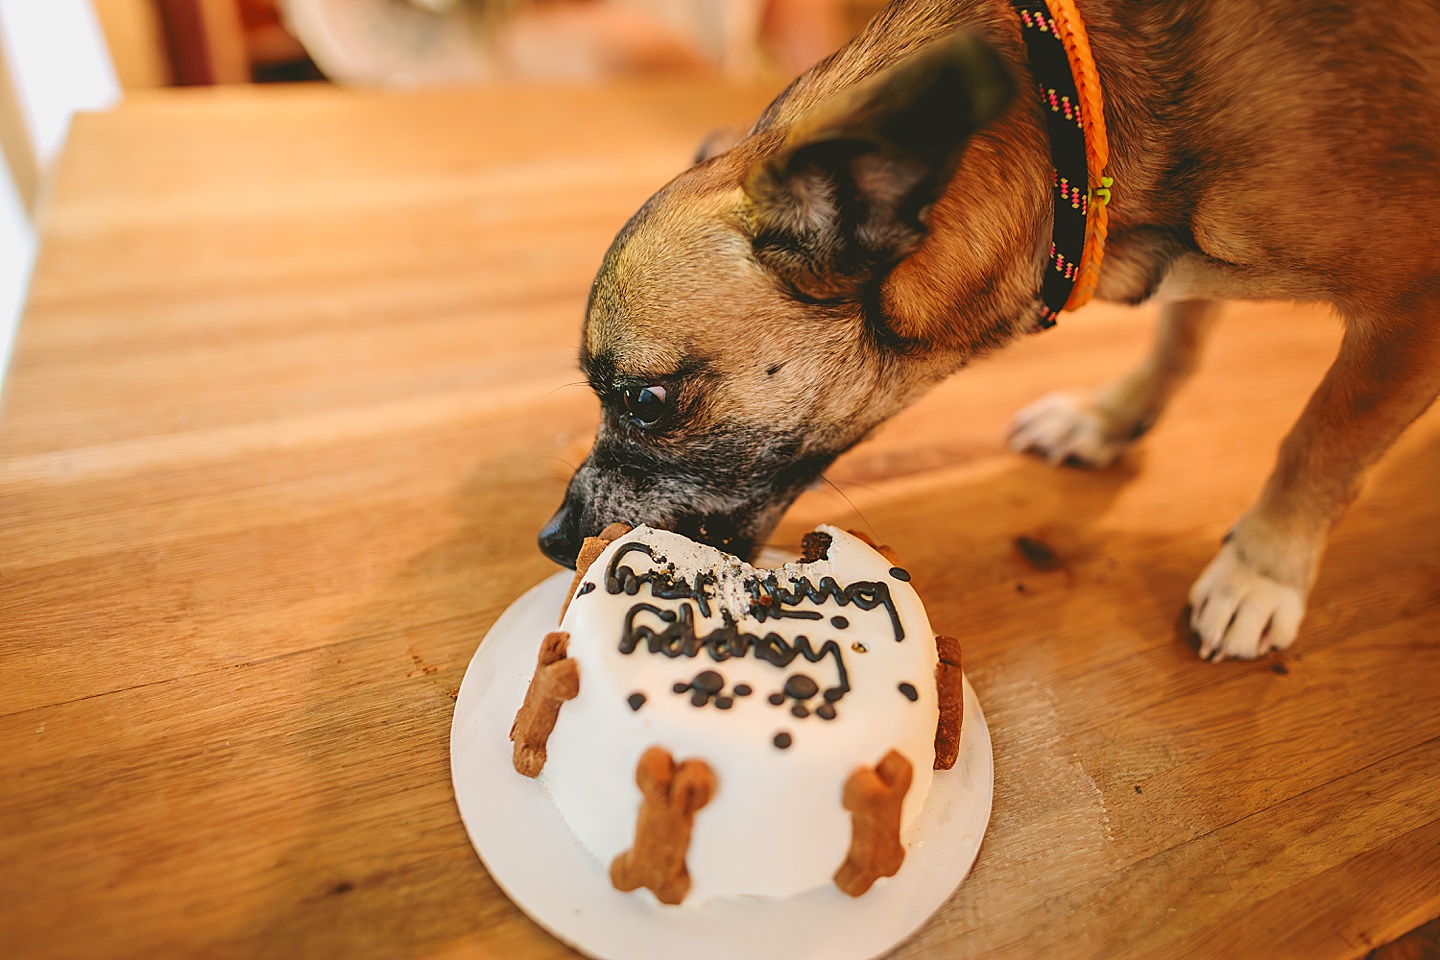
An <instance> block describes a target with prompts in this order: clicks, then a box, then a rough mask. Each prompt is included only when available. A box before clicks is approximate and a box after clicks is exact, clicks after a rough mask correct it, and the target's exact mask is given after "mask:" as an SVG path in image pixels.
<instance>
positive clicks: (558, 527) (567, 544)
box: [539, 497, 580, 570]
mask: <svg viewBox="0 0 1440 960" xmlns="http://www.w3.org/2000/svg"><path fill="white" fill-rule="evenodd" d="M539 541H540V552H541V553H543V554H545V556H547V557H549V558H550V559H551V560H554V561H555V562H556V563H558V564H560V566H562V567H570V568H571V569H572V570H573V569H574V568H575V558H576V556H578V555H579V553H580V511H579V510H578V509H577V508H575V507H574V506H572V505H571V503H570V498H569V497H566V498H565V502H564V503H562V504H560V509H559V510H556V511H555V516H553V517H551V518H550V521H549V522H548V523H546V524H545V526H543V527H541V528H540V536H539Z"/></svg>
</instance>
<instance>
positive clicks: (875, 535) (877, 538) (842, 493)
mask: <svg viewBox="0 0 1440 960" xmlns="http://www.w3.org/2000/svg"><path fill="white" fill-rule="evenodd" d="M820 479H821V480H824V481H825V482H826V483H827V484H829V485H830V489H832V490H834V491H835V492H836V493H838V494H840V497H841V499H843V500H844V501H845V502H846V503H848V504H849V505H850V509H851V510H853V511H855V516H857V517H859V518H860V522H861V523H863V524H865V527H866V529H868V530H869V531H870V536H871V537H872V538H874V540H875V542H876V543H883V542H884V541H883V540H882V538H881V536H880V534H879V533H877V532H876V530H875V525H874V524H872V523H871V522H870V521H869V520H868V519H867V518H866V516H865V514H864V513H862V512H861V510H860V508H859V507H857V506H855V501H854V500H851V499H850V497H849V496H848V495H847V494H846V493H845V491H844V490H841V489H840V488H839V487H837V486H835V482H834V481H833V480H831V479H830V478H829V477H827V476H825V474H823V473H822V474H820Z"/></svg>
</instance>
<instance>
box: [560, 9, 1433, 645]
mask: <svg viewBox="0 0 1440 960" xmlns="http://www.w3.org/2000/svg"><path fill="white" fill-rule="evenodd" d="M1077 5H1078V8H1079V10H1080V12H1081V14H1082V15H1083V17H1084V20H1085V24H1086V28H1087V32H1088V35H1089V39H1090V46H1091V48H1092V50H1093V54H1094V59H1095V62H1096V66H1097V69H1098V72H1099V75H1100V78H1101V81H1102V86H1103V90H1104V96H1105V117H1106V122H1107V126H1108V129H1109V142H1110V160H1109V166H1108V168H1107V171H1106V172H1107V173H1109V174H1111V175H1113V177H1114V180H1115V185H1116V186H1115V190H1114V192H1113V197H1112V198H1111V200H1110V203H1109V241H1108V243H1107V245H1106V252H1105V257H1104V260H1103V267H1102V269H1101V272H1100V275H1099V281H1098V286H1097V289H1096V296H1097V297H1099V298H1101V299H1105V300H1112V301H1120V302H1124V303H1130V304H1135V303H1141V302H1143V301H1147V300H1151V299H1155V300H1158V301H1159V302H1160V303H1161V309H1160V319H1159V328H1160V329H1159V336H1158V338H1157V340H1156V343H1155V346H1154V348H1153V351H1152V353H1151V354H1150V356H1149V357H1148V358H1147V359H1146V360H1145V361H1144V363H1142V364H1141V365H1140V367H1139V368H1137V369H1136V370H1135V371H1134V372H1133V373H1131V374H1130V375H1129V376H1126V377H1124V378H1122V379H1121V380H1120V381H1119V382H1117V383H1115V384H1112V385H1109V386H1106V387H1103V388H1101V389H1099V390H1098V391H1095V392H1093V393H1062V394H1057V395H1054V396H1051V397H1047V398H1045V399H1043V400H1040V401H1039V402H1038V403H1036V404H1035V405H1033V406H1031V407H1029V408H1027V409H1025V410H1023V411H1021V412H1020V413H1019V414H1018V415H1017V418H1016V420H1015V422H1014V424H1013V425H1012V432H1011V436H1010V442H1011V444H1012V446H1014V447H1015V448H1017V449H1019V450H1024V451H1031V452H1036V453H1039V454H1041V455H1043V456H1045V457H1047V458H1048V459H1049V460H1051V461H1053V462H1056V463H1061V462H1071V463H1078V464H1081V465H1088V466H1095V467H1101V466H1104V465H1106V464H1108V463H1109V462H1111V461H1113V460H1114V459H1115V458H1116V457H1117V456H1119V455H1120V454H1121V453H1122V452H1123V451H1124V450H1125V449H1126V447H1127V446H1128V445H1129V444H1131V443H1133V442H1134V441H1135V440H1136V439H1137V438H1139V437H1140V436H1141V435H1142V434H1143V433H1144V432H1145V431H1146V430H1147V429H1148V428H1149V427H1150V426H1151V425H1152V424H1153V423H1154V422H1155V421H1156V419H1157V418H1158V417H1159V416H1160V414H1161V412H1162V411H1163V409H1164V407H1165V404H1166V402H1167V401H1168V400H1169V398H1170V397H1171V395H1172V394H1173V393H1174V392H1175V390H1176V389H1177V388H1178V387H1179V386H1180V385H1181V384H1182V383H1183V382H1184V380H1185V379H1186V377H1187V376H1189V374H1190V372H1191V371H1192V370H1193V369H1194V367H1195V363H1196V358H1197V356H1198V354H1199V351H1200V349H1201V346H1202V344H1203V342H1204V339H1205V335H1206V332H1207V331H1208V330H1209V328H1210V327H1211V325H1212V323H1213V321H1214V318H1215V315H1216V311H1217V309H1218V303H1219V301H1221V300H1223V299H1225V298H1246V299H1282V300H1292V301H1319V302H1324V303H1328V304H1330V305H1332V306H1333V307H1334V309H1335V310H1336V311H1337V312H1338V313H1339V314H1340V316H1341V317H1342V318H1343V319H1344V322H1345V333H1344V338H1343V342H1342V345H1341V346H1340V349H1339V354H1338V356H1337V357H1336V359H1335V361H1334V365H1333V366H1332V367H1331V369H1330V370H1329V372H1328V373H1327V374H1326V376H1325V378H1324V380H1323V382H1322V383H1321V384H1320V386H1319V387H1318V389H1317V390H1316V392H1315V393H1314V395H1313V396H1312V397H1311V398H1310V401H1309V404H1308V406H1307V407H1306V408H1305V410H1304V412H1303V414H1302V415H1301V417H1300V419H1299V421H1298V422H1297V423H1296V424H1295V425H1294V427H1293V429H1292V430H1291V431H1290V433H1289V435H1288V436H1287V437H1286V438H1285V440H1284V441H1283V443H1282V444H1281V447H1280V450H1279V455H1278V458H1277V461H1276V464H1275V467H1274V471H1273V473H1272V474H1271V475H1270V478H1269V480H1268V482H1267V483H1266V485H1265V487H1264V489H1263V490H1262V491H1261V493H1260V496H1259V498H1258V499H1257V500H1256V502H1255V503H1254V505H1253V506H1252V507H1251V508H1250V509H1249V510H1248V511H1247V512H1246V513H1245V514H1244V515H1243V516H1241V517H1240V518H1239V520H1238V521H1237V522H1236V523H1235V525H1234V527H1233V528H1232V529H1231V531H1230V533H1229V535H1228V536H1227V537H1226V539H1225V541H1224V543H1223V545H1222V546H1221V547H1220V550H1219V553H1218V554H1217V555H1216V556H1215V558H1214V560H1213V561H1212V562H1211V563H1210V564H1209V566H1208V567H1206V568H1205V570H1204V571H1203V573H1201V575H1200V577H1199V579H1198V580H1197V581H1196V582H1195V585H1194V587H1193V588H1192V589H1191V591H1190V594H1189V601H1190V622H1191V626H1192V628H1193V629H1194V631H1195V632H1196V633H1197V634H1198V636H1199V638H1200V654H1201V656H1202V657H1205V658H1207V659H1213V660H1219V659H1224V658H1227V657H1228V658H1254V657H1257V656H1261V655H1263V654H1266V653H1268V652H1269V651H1272V650H1280V649H1283V648H1286V647H1288V646H1290V644H1291V643H1292V642H1293V641H1294V640H1295V637H1296V634H1297V631H1298V629H1299V626H1300V622H1301V619H1302V617H1303V614H1304V610H1305V604H1306V599H1307V596H1308V594H1309V592H1310V589H1311V586H1312V584H1313V583H1314V580H1315V576H1316V570H1317V567H1318V564H1319V561H1320V557H1321V554H1322V552H1323V550H1324V546H1325V541H1326V538H1327V534H1328V531H1329V529H1330V527H1331V526H1332V524H1333V523H1334V522H1335V520H1336V519H1337V518H1338V517H1339V515H1340V514H1341V512H1342V511H1343V509H1344V508H1345V506H1346V505H1347V504H1348V503H1349V502H1350V501H1351V500H1352V499H1353V498H1354V496H1355V495H1356V493H1357V490H1358V488H1359V485H1360V483H1361V480H1362V478H1363V475H1364V473H1365V471H1366V469H1367V468H1368V467H1369V466H1370V465H1372V464H1373V463H1374V462H1375V461H1376V460H1377V459H1378V458H1379V457H1380V456H1381V455H1382V454H1383V453H1384V451H1385V450H1386V448H1387V447H1389V445H1390V444H1391V442H1392V441H1394V440H1395V438H1396V437H1397V436H1398V435H1399V433H1400V432H1401V431H1402V430H1403V429H1404V428H1405V427H1406V426H1407V425H1408V424H1409V423H1410V422H1411V421H1412V420H1414V419H1415V418H1416V417H1417V416H1419V415H1420V414H1421V413H1422V412H1423V411H1424V410H1425V409H1426V408H1427V407H1428V406H1429V405H1430V403H1431V402H1432V401H1433V400H1434V398H1435V396H1436V394H1437V392H1440V260H1437V258H1436V256H1435V251H1436V249H1437V241H1440V206H1437V204H1436V203H1435V201H1434V200H1433V199H1431V197H1432V194H1433V193H1434V192H1435V190H1436V188H1437V187H1440V100H1437V98H1436V96H1435V92H1436V91H1437V90H1440V8H1437V7H1436V6H1435V5H1434V4H1433V3H1432V2H1430V0H1390V2H1385V3H1380V2H1378V0H1351V2H1323V0H1313V2H1295V0H1268V2H1267V0H1167V2H1165V3H1155V2H1148V0H1078V4H1077ZM1034 90H1035V86H1034V84H1033V81H1032V79H1031V73H1030V67H1029V64H1028V61H1027V58H1026V53H1025V46H1024V42H1023V38H1022V35H1021V28H1020V24H1019V20H1018V17H1017V15H1016V13H1015V12H1014V10H1013V8H1012V7H1011V5H1010V4H1009V3H1008V2H1007V0H954V2H935V0H930V2H924V0H915V2H903V0H902V2H896V3H892V4H891V5H890V6H889V7H887V8H886V9H884V10H883V11H881V13H880V14H878V15H877V16H876V18H875V19H874V20H872V21H871V23H870V24H869V26H868V27H867V28H866V29H865V30H864V31H863V32H862V33H861V34H860V35H859V36H858V37H856V38H855V39H854V40H853V41H852V42H851V43H850V44H848V45H847V46H845V47H844V48H842V49H841V50H840V51H838V52H837V53H835V54H834V55H833V56H831V57H830V58H829V59H827V60H825V61H823V62H821V63H820V64H818V65H816V66H815V67H814V68H812V69H811V70H810V71H808V72H807V73H805V74H803V75H801V76H800V77H799V78H798V79H796V80H795V81H794V82H793V83H792V84H791V85H790V86H789V87H788V88H787V89H786V90H785V91H784V92H783V93H781V94H780V96H779V97H778V98H777V99H776V100H775V101H774V102H773V103H772V104H770V106H769V107H768V108H767V109H766V110H765V111H764V113H763V114H762V115H761V117H760V118H759V120H758V121H757V122H756V124H755V126H754V127H753V129H751V130H750V131H749V133H748V134H747V135H746V136H745V137H744V138H743V139H742V140H740V142H738V143H736V144H735V145H734V146H732V147H730V148H729V149H728V150H725V151H724V152H722V153H719V154H718V155H715V156H710V157H707V158H705V159H703V160H702V161H701V162H699V163H697V164H696V165H695V166H694V167H693V168H691V169H690V170H688V171H686V172H685V173H683V174H681V175H680V176H679V177H677V178H676V179H675V180H673V181H672V182H670V183H669V184H667V185H666V186H665V187H664V188H663V189H661V190H660V191H659V192H658V193H657V194H655V196H653V197H652V198H651V199H650V200H649V201H648V202H647V203H646V204H645V205H644V206H643V207H642V208H641V209H640V210H639V212H637V213H636V214H635V216H634V217H633V218H632V219H631V220H630V221H629V223H627V224H626V225H625V227H624V228H623V229H622V230H621V231H620V233H619V235H618V236H617V237H616V239H615V241H614V243H613V245H612V246H611V247H610V249H609V250H608V252H607V253H606V254H605V257H604V260H603V262H602V265H601V267H600V270H599V274H598V276H597V277H596V279H595V282H594V286H593V288H592V291H591V295H590V300H589V304H588V306H587V312H586V317H585V322H584V328H583V346H582V349H581V366H582V369H583V370H584V373H585V375H586V377H587V378H588V380H589V382H590V384H591V386H592V387H593V388H594V390H595V392H596V394H597V395H598V396H599V398H600V401H601V407H602V411H603V413H602V422H601V424H600V426H599V429H598V431H597V434H596V438H595V444H594V447H593V449H592V450H591V452H590V454H589V456H588V457H587V458H586V459H585V461H584V462H583V464H582V465H581V466H580V467H579V469H578V470H577V471H576V473H575V475H574V477H573V479H572V480H571V482H570V485H569V488H568V490H567V492H566V495H565V499H564V502H563V504H562V505H561V507H560V509H559V510H558V511H557V513H556V514H555V516H554V517H553V518H552V519H551V520H550V522H549V523H547V524H546V525H545V527H544V529H543V530H542V531H541V534H540V538H539V540H540V546H541V549H542V550H543V551H544V552H545V553H546V554H547V555H549V556H550V557H552V558H554V559H555V560H557V561H559V562H561V563H566V564H573V562H574V559H575V555H576V551H577V550H578V548H579V546H580V543H581V540H582V539H583V537H585V536H587V535H591V534H594V533H596V532H598V531H599V530H600V529H601V528H602V527H604V526H605V525H606V524H608V523H610V522H611V521H617V520H620V521H624V522H626V523H630V524H640V523H648V524H651V525H654V526H659V527H665V528H669V529H673V530H677V531H679V532H683V533H687V534H688V535H690V536H693V537H696V538H698V539H700V540H703V541H705V542H708V543H711V544H713V545H716V546H720V547H722V548H725V549H729V550H731V551H733V552H736V553H738V554H741V555H746V554H748V553H750V552H751V551H752V550H753V549H754V547H755V545H756V544H758V543H761V542H762V541H763V540H764V538H765V537H766V535H767V534H768V533H769V532H770V531H771V530H772V529H773V528H774V526H775V524H776V523H777V522H778V520H779V517H780V515H781V514H782V513H783V512H784V510H785V509H786V508H787V507H788V506H789V505H790V504H791V502H792V501H793V500H794V499H795V497H796V496H797V495H798V494H799V493H800V492H801V491H802V490H804V489H805V488H806V487H807V486H809V485H810V484H811V483H812V481H814V480H816V479H817V477H818V476H819V475H820V473H821V472H822V471H823V470H824V469H825V468H826V467H827V466H828V465H829V464H830V463H831V462H832V461H833V460H834V459H835V458H836V457H837V456H839V455H840V454H841V453H842V452H844V451H845V450H846V449H848V448H849V447H851V446H852V445H854V444H855V443H856V442H858V441H859V440H861V439H862V438H864V437H865V436H866V435H867V434H868V433H869V432H870V431H872V430H873V429H874V428H875V427H876V426H877V425H878V424H880V423H881V422H882V421H883V420H885V419H886V418H887V417H889V416H890V415H892V414H894V413H895V412H896V411H898V410H900V409H901V408H902V407H904V406H905V405H906V404H908V403H910V402H911V401H913V400H914V399H916V398H917V397H918V396H920V395H921V394H922V393H924V392H925V391H926V390H927V389H928V388H929V387H931V386H932V385H934V384H935V383H936V382H938V381H940V380H941V379H943V378H945V377H947V376H949V375H950V374H951V373H953V372H955V371H957V370H959V369H960V368H962V367H964V366H965V365H966V364H968V363H970V362H972V361H974V360H976V359H977V358H980V357H982V356H983V355H985V354H988V353H990V352H991V351H993V350H996V349H998V348H1000V347H1002V346H1004V345H1005V344H1007V343H1009V342H1011V341H1013V340H1015V339H1016V338H1018V337H1021V336H1023V335H1026V334H1029V333H1033V332H1035V331H1036V330H1037V329H1038V327H1039V326H1040V324H1039V323H1038V322H1037V315H1038V312H1039V310H1040V306H1039V304H1038V303H1037V291H1038V290H1039V289H1040V283H1041V276H1042V271H1043V269H1044V268H1045V263H1046V259H1047V256H1048V252H1049V243H1050V237H1051V231H1052V216H1053V209H1054V208H1053V200H1052V194H1051V187H1052V177H1053V173H1052V166H1051V161H1050V155H1049V152H1048V140H1047V135H1046V128H1045V125H1044V112H1043V110H1042V108H1041V105H1040V101H1039V98H1038V97H1037V96H1036V95H1035V93H1034Z"/></svg>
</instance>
